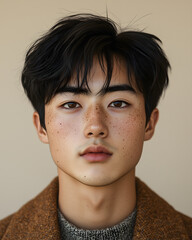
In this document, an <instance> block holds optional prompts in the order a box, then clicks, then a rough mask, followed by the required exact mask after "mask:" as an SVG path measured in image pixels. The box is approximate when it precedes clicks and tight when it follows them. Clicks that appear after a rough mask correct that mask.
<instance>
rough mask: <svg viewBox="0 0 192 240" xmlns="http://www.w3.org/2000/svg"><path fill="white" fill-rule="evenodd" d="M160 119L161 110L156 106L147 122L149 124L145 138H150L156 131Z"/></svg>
mask: <svg viewBox="0 0 192 240" xmlns="http://www.w3.org/2000/svg"><path fill="white" fill-rule="evenodd" d="M158 119H159V110H158V109H157V108H155V109H154V110H153V111H152V113H151V116H150V119H149V121H148V123H147V126H146V128H145V138H144V140H145V141H147V140H150V139H151V138H152V136H153V134H154V132H155V127H156V124H157V122H158Z"/></svg>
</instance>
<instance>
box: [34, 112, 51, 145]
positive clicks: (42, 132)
mask: <svg viewBox="0 0 192 240" xmlns="http://www.w3.org/2000/svg"><path fill="white" fill-rule="evenodd" d="M33 124H34V126H35V128H36V131H37V134H38V137H39V139H40V140H41V142H43V143H48V142H49V141H48V136H47V132H46V130H45V129H44V128H43V127H42V126H41V123H40V117H39V114H38V112H34V113H33Z"/></svg>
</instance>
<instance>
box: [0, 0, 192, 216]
mask: <svg viewBox="0 0 192 240" xmlns="http://www.w3.org/2000/svg"><path fill="white" fill-rule="evenodd" d="M106 8H107V9H108V16H109V17H110V18H112V19H114V20H115V21H117V22H118V23H120V24H121V26H122V27H127V26H128V27H129V28H130V29H140V30H142V29H144V31H146V32H149V33H153V34H155V35H157V36H158V37H159V38H160V39H161V40H162V41H163V49H164V50H165V52H166V54H167V56H168V59H169V60H170V63H171V65H172V71H171V73H170V86H169V88H168V90H167V92H166V94H165V96H164V97H163V98H162V99H161V102H160V104H159V109H160V119H159V123H158V125H157V128H156V133H155V135H154V137H153V138H152V140H151V141H148V142H145V144H144V151H143V155H142V158H141V160H140V162H139V164H138V167H137V176H139V178H141V179H142V180H144V181H145V182H146V183H147V184H148V185H149V186H150V187H151V188H152V189H153V190H155V191H156V192H157V193H158V194H159V195H161V196H162V197H163V198H164V199H166V200H167V201H168V202H169V203H170V204H171V205H173V206H174V208H176V209H177V210H179V211H181V212H183V213H185V214H187V215H189V216H191V217H192V173H191V172H192V171H191V170H192V61H191V59H192V1H191V0H182V1H181V0H161V1H159V0H118V1H117V0H108V1H107V0H106V1H104V0H97V1H95V0H80V1H77V0H33V1H31V0H15V1H13V0H0V68H1V69H0V98H1V99H0V114H1V120H0V148H1V151H0V194H1V195H0V219H1V218H3V217H5V216H7V215H8V214H11V213H13V212H15V211H16V210H18V208H20V207H21V206H22V205H23V204H24V203H26V202H27V201H28V200H30V199H31V198H33V197H35V196H36V195H37V194H38V193H39V192H40V191H42V189H43V188H44V187H46V186H47V185H48V183H49V182H50V181H51V180H52V179H53V178H54V177H55V176H56V175H57V171H56V166H55V164H54V163H53V161H52V159H51V156H50V153H49V148H48V145H45V144H42V143H41V142H40V141H39V139H38V137H37V135H36V132H35V128H34V127H33V124H32V113H33V109H32V107H31V105H30V103H29V101H28V100H27V98H26V96H25V95H24V92H23V89H22V87H21V84H20V75H21V70H22V66H23V62H24V56H25V53H26V50H27V49H28V47H29V46H30V45H31V43H32V42H34V41H35V40H36V39H37V38H38V37H40V36H41V35H42V34H43V33H45V32H46V31H47V30H48V29H49V28H50V27H51V26H52V25H53V24H55V22H56V21H57V20H59V19H60V18H62V17H64V16H66V15H69V14H75V13H80V12H89V13H95V14H101V15H104V16H106Z"/></svg>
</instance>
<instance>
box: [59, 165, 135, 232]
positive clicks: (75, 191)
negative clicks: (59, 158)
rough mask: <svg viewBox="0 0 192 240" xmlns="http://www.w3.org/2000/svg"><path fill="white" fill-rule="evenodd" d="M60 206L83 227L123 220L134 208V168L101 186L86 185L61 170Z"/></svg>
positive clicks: (67, 215)
mask: <svg viewBox="0 0 192 240" xmlns="http://www.w3.org/2000/svg"><path fill="white" fill-rule="evenodd" d="M58 175H59V208H60V211H61V212H62V214H63V215H64V216H65V218H66V219H67V220H68V221H69V222H71V223H73V224H74V225H75V226H77V227H79V228H83V229H102V228H107V227H111V226H114V225H115V224H118V223H119V222H121V221H122V220H124V219H125V218H126V217H127V216H128V215H129V214H130V213H131V212H132V211H133V210H134V208H135V204H136V191H135V172H134V170H133V171H132V172H130V173H129V174H127V175H125V176H124V177H122V178H121V179H119V180H117V181H116V182H114V183H112V184H110V185H107V186H102V187H94V186H88V185H85V184H83V183H81V182H79V181H77V180H75V179H74V178H72V177H71V176H69V175H67V174H65V173H64V172H62V171H61V170H58Z"/></svg>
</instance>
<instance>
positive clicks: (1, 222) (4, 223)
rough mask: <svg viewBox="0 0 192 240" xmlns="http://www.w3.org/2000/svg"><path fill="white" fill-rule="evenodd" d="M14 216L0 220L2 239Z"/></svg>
mask: <svg viewBox="0 0 192 240" xmlns="http://www.w3.org/2000/svg"><path fill="white" fill-rule="evenodd" d="M12 217H13V214H12V215H10V216H8V217H6V218H4V219H2V220H0V239H2V237H3V235H4V234H5V232H6V230H7V228H8V226H9V224H10V222H11V219H12Z"/></svg>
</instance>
